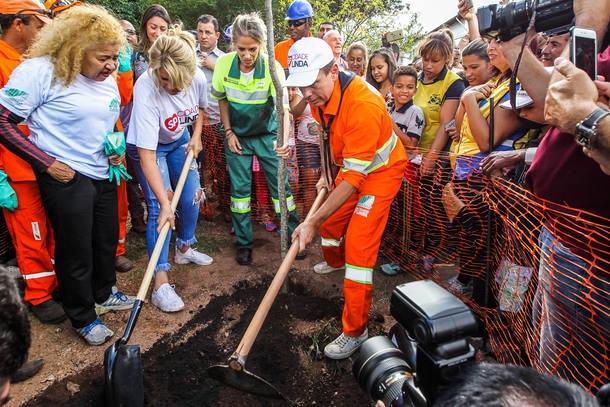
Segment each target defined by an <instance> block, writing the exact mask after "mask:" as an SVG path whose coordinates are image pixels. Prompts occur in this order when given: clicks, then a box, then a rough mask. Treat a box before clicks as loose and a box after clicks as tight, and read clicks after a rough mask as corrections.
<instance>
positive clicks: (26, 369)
mask: <svg viewBox="0 0 610 407" xmlns="http://www.w3.org/2000/svg"><path fill="white" fill-rule="evenodd" d="M43 365H44V359H37V360H28V361H27V362H25V363H24V364H23V365H21V367H20V368H19V369H17V371H16V372H15V373H13V374H12V375H11V383H19V382H23V381H25V380H27V379H29V378H30V377H32V376H34V375H36V373H38V372H40V369H42V366H43Z"/></svg>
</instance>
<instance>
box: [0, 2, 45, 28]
mask: <svg viewBox="0 0 610 407" xmlns="http://www.w3.org/2000/svg"><path fill="white" fill-rule="evenodd" d="M0 14H23V15H33V16H36V18H38V19H39V20H40V21H42V22H43V23H45V24H47V23H50V22H51V19H50V18H49V15H50V14H49V12H48V11H47V10H45V8H44V6H43V5H42V4H40V3H39V2H37V1H36V0H2V1H1V2H0Z"/></svg>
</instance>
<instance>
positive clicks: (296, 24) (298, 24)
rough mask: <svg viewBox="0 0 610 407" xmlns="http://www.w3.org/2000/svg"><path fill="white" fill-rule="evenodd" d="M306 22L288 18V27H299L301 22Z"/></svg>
mask: <svg viewBox="0 0 610 407" xmlns="http://www.w3.org/2000/svg"><path fill="white" fill-rule="evenodd" d="M306 22H307V20H305V19H302V20H290V21H288V27H290V26H293V27H300V26H302V25H303V24H305V23H306Z"/></svg>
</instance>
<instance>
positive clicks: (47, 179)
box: [37, 173, 119, 328]
mask: <svg viewBox="0 0 610 407" xmlns="http://www.w3.org/2000/svg"><path fill="white" fill-rule="evenodd" d="M37 177H38V184H39V186H40V193H41V196H42V200H43V203H44V206H45V210H46V211H47V215H48V217H49V219H50V221H51V224H52V226H53V231H54V236H55V272H56V274H57V281H58V283H59V292H60V295H61V300H62V304H63V307H64V311H65V312H66V315H67V316H68V318H70V321H71V322H72V326H73V327H74V328H82V327H84V326H86V325H88V324H90V323H91V322H93V321H94V320H95V319H96V318H97V316H96V314H95V302H98V303H100V302H104V301H105V300H106V299H107V298H108V296H109V295H110V293H111V288H112V286H113V285H115V284H116V272H115V269H114V258H115V254H116V247H117V241H118V235H119V222H118V206H117V188H116V185H115V184H113V183H110V182H109V181H108V180H94V179H91V178H89V177H87V176H84V175H82V174H79V173H76V174H75V175H74V178H73V179H72V180H71V181H70V182H68V183H67V184H63V183H61V182H58V181H56V180H54V179H53V178H52V177H51V176H49V175H48V174H46V173H44V174H38V175H37Z"/></svg>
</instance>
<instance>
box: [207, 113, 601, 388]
mask: <svg viewBox="0 0 610 407" xmlns="http://www.w3.org/2000/svg"><path fill="white" fill-rule="evenodd" d="M296 128H297V129H298V123H297V127H296ZM212 134H213V133H212V132H211V131H210V129H209V128H207V127H206V128H205V129H204V134H203V144H204V150H205V151H206V156H207V161H206V163H205V171H206V173H205V177H202V179H204V180H205V183H206V186H207V187H208V191H210V190H211V191H213V192H214V193H215V194H216V196H217V197H218V207H219V208H227V207H228V202H229V194H228V191H229V188H228V184H227V183H226V182H225V181H222V180H223V179H225V178H223V177H225V176H226V163H225V162H224V161H223V159H222V157H223V156H224V155H223V154H222V151H223V150H222V140H221V139H220V138H217V137H214V136H213V135H212ZM216 136H217V135H216ZM292 137H293V139H292V141H291V145H293V155H292V156H291V158H290V159H289V160H288V163H287V167H288V177H289V180H290V184H291V189H292V194H293V196H294V198H295V201H296V204H297V210H298V212H299V216H300V217H301V219H302V218H303V216H304V214H305V213H306V212H307V210H308V209H309V206H310V205H311V203H312V202H313V200H314V198H315V195H316V188H315V185H316V182H317V181H318V180H319V178H320V152H319V147H318V145H315V144H310V143H307V142H306V141H305V140H303V138H301V137H298V134H297V137H295V136H294V135H292ZM450 161H451V160H450V159H449V157H448V156H445V157H442V158H441V159H439V160H438V161H437V163H436V165H435V167H434V168H432V169H431V171H429V172H428V173H427V174H426V175H422V174H421V169H420V168H419V167H418V166H416V165H414V164H410V165H409V167H408V170H407V172H406V174H405V178H404V180H403V184H402V187H401V189H400V191H399V192H398V194H397V196H396V198H395V200H394V202H393V204H392V206H391V209H390V216H389V219H388V223H387V226H386V229H385V234H384V238H383V241H382V246H381V255H382V257H381V260H382V261H389V262H391V263H392V264H393V265H395V266H397V267H399V268H400V269H401V270H402V271H405V272H407V273H408V274H410V275H411V276H412V277H415V278H432V279H435V280H436V281H438V282H439V283H441V284H443V285H445V286H446V287H447V288H449V289H450V290H451V291H453V292H455V293H457V295H459V296H460V297H461V298H462V299H463V300H464V301H465V302H466V303H467V304H468V305H469V306H470V307H471V308H472V310H473V311H474V312H475V314H476V315H477V316H478V317H479V319H480V321H481V322H482V323H481V326H482V328H481V330H482V331H481V334H480V335H481V336H485V337H487V338H488V339H489V340H488V343H489V345H490V348H491V350H492V352H493V355H494V356H495V358H496V359H497V360H498V361H499V362H501V363H512V364H518V365H525V366H533V367H535V368H536V369H538V370H539V371H542V372H546V373H550V374H553V375H557V376H560V377H562V378H565V379H567V380H570V381H572V382H575V383H578V384H580V385H582V386H583V387H584V388H586V389H588V390H590V391H596V390H597V389H598V388H599V387H600V386H601V385H603V384H605V383H607V382H610V307H609V304H610V243H609V240H608V236H610V220H609V219H602V218H599V217H596V216H594V215H592V214H590V213H585V212H582V211H575V210H573V209H571V208H567V207H563V206H561V205H556V204H551V203H549V202H544V201H541V200H540V199H537V198H536V197H535V196H533V195H532V194H531V193H529V192H528V191H527V190H525V189H524V188H523V187H522V186H521V185H519V184H517V183H515V182H513V181H512V179H511V178H510V177H509V178H506V179H504V178H490V177H487V176H483V175H482V174H479V173H475V175H472V176H470V177H469V178H467V179H466V180H457V179H454V178H453V174H452V170H451V165H450ZM254 178H255V180H256V181H255V182H257V181H258V180H259V178H257V176H255V177H254ZM515 179H518V180H521V179H522V177H515ZM262 195H264V191H260V190H259V189H257V188H256V187H255V188H254V192H253V197H252V202H253V205H252V208H253V211H255V213H256V216H259V218H260V217H261V216H264V214H265V213H267V214H273V207H272V206H271V205H270V202H269V201H267V202H261V196H262ZM256 202H258V203H259V207H258V208H257V205H255V204H254V203H256ZM220 210H221V211H222V209H220ZM260 221H263V219H260ZM405 280H406V277H405V278H404V279H403V280H401V277H400V276H399V277H398V278H397V279H396V284H397V285H398V284H400V283H401V282H404V281H405Z"/></svg>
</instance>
